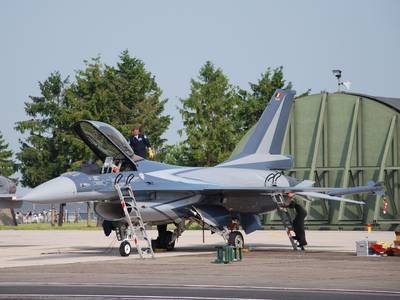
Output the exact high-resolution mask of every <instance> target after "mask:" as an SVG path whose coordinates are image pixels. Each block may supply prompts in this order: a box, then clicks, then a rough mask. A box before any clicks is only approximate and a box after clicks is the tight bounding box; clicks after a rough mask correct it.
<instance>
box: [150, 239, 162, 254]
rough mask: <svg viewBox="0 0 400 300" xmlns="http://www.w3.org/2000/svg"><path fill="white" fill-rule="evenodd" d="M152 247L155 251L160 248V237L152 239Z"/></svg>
mask: <svg viewBox="0 0 400 300" xmlns="http://www.w3.org/2000/svg"><path fill="white" fill-rule="evenodd" d="M151 248H153V251H155V250H156V249H159V248H160V238H157V239H156V240H151Z"/></svg>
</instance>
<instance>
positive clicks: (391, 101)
mask: <svg viewBox="0 0 400 300" xmlns="http://www.w3.org/2000/svg"><path fill="white" fill-rule="evenodd" d="M342 93H343V94H347V95H353V96H359V97H364V98H370V99H372V100H376V101H378V102H381V103H383V104H386V105H387V106H390V107H392V108H394V109H396V110H397V111H399V112H400V98H387V97H379V96H371V95H366V94H359V93H348V92H342Z"/></svg>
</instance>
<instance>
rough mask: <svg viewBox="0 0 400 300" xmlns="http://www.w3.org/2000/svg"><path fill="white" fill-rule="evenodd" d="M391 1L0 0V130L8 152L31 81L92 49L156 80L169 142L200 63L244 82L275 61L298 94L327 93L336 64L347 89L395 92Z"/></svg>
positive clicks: (398, 63)
mask: <svg viewBox="0 0 400 300" xmlns="http://www.w3.org/2000/svg"><path fill="white" fill-rule="evenodd" d="M399 12H400V1H395V0H393V1H384V0H381V1H349V0H344V1H340V0H336V1H213V0H209V1H205V0H203V1H187V0H185V1H141V2H139V1H121V0H120V1H71V0H68V1H41V0H39V1H19V0H11V1H4V0H3V1H0V38H1V40H0V45H1V47H0V83H1V84H0V86H1V94H0V95H1V96H0V108H1V110H0V111H1V117H0V130H1V131H2V132H3V134H4V136H5V138H6V140H7V141H8V142H9V143H10V145H11V148H12V149H13V150H14V151H17V150H18V148H19V145H18V142H17V140H18V138H19V136H18V134H17V133H16V132H15V131H14V130H13V127H14V123H15V122H16V121H18V120H23V119H25V118H26V116H25V113H24V102H25V101H27V100H28V95H38V85H37V82H38V81H43V80H45V79H46V78H47V76H48V75H49V74H50V73H51V72H52V71H55V70H59V71H60V72H61V73H62V74H63V76H66V75H73V73H74V70H76V69H81V68H83V67H84V63H83V60H84V59H89V58H91V57H94V56H97V55H101V57H102V60H103V62H105V63H106V64H115V62H116V61H117V60H118V55H119V54H120V52H121V51H122V50H124V49H128V50H129V51H130V53H131V54H132V55H134V56H137V57H138V58H140V59H142V60H143V61H144V62H145V64H146V66H147V68H148V70H150V71H151V72H152V73H153V74H154V75H155V76H156V79H157V82H158V83H159V85H160V87H161V88H162V90H163V95H164V97H166V98H168V99H169V103H168V106H167V110H166V112H167V113H169V114H171V115H173V116H174V118H175V120H174V122H173V123H172V124H171V127H170V129H169V131H168V132H167V134H166V137H167V138H168V141H169V143H174V142H176V141H177V135H176V131H177V130H178V129H179V128H180V126H181V121H180V117H179V113H178V112H177V110H176V105H177V104H178V103H179V100H178V99H179V98H180V97H181V98H182V97H186V96H187V95H188V92H189V86H190V79H191V78H194V77H196V76H197V74H198V71H199V69H200V67H201V66H202V65H203V64H204V62H205V61H206V60H211V61H213V62H214V63H215V65H216V66H218V67H221V68H222V69H223V71H224V72H225V73H226V74H227V75H228V77H229V78H230V80H231V83H233V84H235V85H240V86H241V87H242V88H248V82H249V81H250V82H255V81H256V80H257V79H258V78H259V76H260V74H261V73H262V72H263V71H264V70H265V69H266V67H268V66H270V67H277V66H280V65H282V66H284V72H285V75H286V78H287V79H288V80H290V81H292V82H293V84H294V88H295V89H296V90H297V91H298V92H299V93H300V92H303V91H305V90H307V89H308V88H311V89H312V91H313V92H320V91H321V90H328V91H334V90H335V89H336V82H335V80H334V77H333V75H332V74H331V70H332V69H333V68H341V69H343V70H344V76H343V77H344V79H349V80H351V81H352V82H353V86H352V89H351V90H352V91H357V92H362V93H367V94H372V95H379V96H388V97H400V91H399V89H400V80H399V72H400V17H399Z"/></svg>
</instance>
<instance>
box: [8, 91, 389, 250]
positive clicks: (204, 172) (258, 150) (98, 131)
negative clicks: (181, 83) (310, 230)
mask: <svg viewBox="0 0 400 300" xmlns="http://www.w3.org/2000/svg"><path fill="white" fill-rule="evenodd" d="M294 96H295V92H294V91H291V90H284V89H279V90H277V91H276V92H275V93H274V95H273V96H272V98H271V100H270V102H269V104H268V105H267V107H266V109H265V110H264V112H263V114H262V115H261V117H260V119H259V120H258V122H257V123H256V125H255V126H254V127H253V128H252V130H250V131H249V132H248V133H247V134H246V136H245V137H244V139H243V140H242V141H241V142H240V144H239V146H238V147H237V149H236V150H235V151H234V152H233V153H232V155H231V157H230V158H229V159H228V160H226V161H224V162H222V163H220V164H218V165H216V166H214V167H181V166H174V165H169V164H165V163H160V162H156V161H150V160H146V159H143V158H141V157H138V156H136V155H135V154H134V152H133V150H132V149H131V147H130V146H129V144H128V143H127V141H126V139H125V137H124V136H123V135H122V134H121V133H120V132H119V131H118V130H116V129H115V128H114V127H112V126H111V125H109V124H106V123H102V122H98V121H92V120H82V121H79V122H77V123H75V124H74V125H73V129H74V130H75V132H76V134H77V135H78V136H79V137H80V138H81V139H82V140H83V142H85V143H86V145H87V146H88V147H89V148H90V149H91V150H92V151H93V152H94V154H95V155H96V156H97V157H98V158H99V159H100V160H101V161H102V162H103V166H102V167H98V168H97V167H94V168H93V167H92V168H82V169H81V170H77V171H73V172H67V173H64V174H62V175H61V176H59V177H57V178H54V179H52V180H50V181H47V182H45V183H43V184H41V185H39V186H37V187H36V188H34V189H32V190H31V191H30V192H28V193H27V194H26V195H24V196H23V197H20V198H17V197H15V195H14V194H4V195H2V196H1V198H2V201H0V203H1V202H2V204H3V205H2V206H3V207H4V206H14V207H15V206H17V205H19V204H20V203H21V202H22V201H29V202H32V203H49V204H50V203H51V204H54V203H66V202H88V201H94V209H95V212H96V214H97V215H98V216H99V217H101V218H102V220H104V221H103V228H104V232H105V234H106V235H109V234H110V233H111V232H112V231H116V233H117V235H118V237H119V239H120V240H124V239H125V238H124V237H126V235H127V230H128V228H129V226H128V223H130V222H131V221H132V222H135V214H134V213H133V210H132V205H131V203H129V201H128V202H126V207H121V201H120V200H121V199H120V198H119V195H118V192H117V191H116V187H115V184H116V182H117V181H119V180H121V178H123V179H122V180H124V179H128V178H129V181H127V183H128V184H129V185H130V186H131V188H132V190H133V191H134V193H135V198H136V201H137V204H138V206H139V207H140V212H141V216H142V218H143V221H144V222H145V223H147V224H149V225H157V229H158V238H157V239H156V240H154V241H153V243H152V244H153V247H157V248H164V249H168V250H172V249H173V248H174V245H175V241H176V239H177V237H178V236H179V235H181V234H182V232H183V231H184V230H185V228H186V225H187V224H188V223H189V222H196V223H198V224H201V225H202V226H205V228H207V229H209V230H211V231H212V232H214V233H217V234H220V235H221V236H222V238H223V239H224V240H225V241H226V242H227V243H229V244H230V245H234V246H237V247H243V245H244V238H243V235H242V234H241V232H240V231H239V230H238V229H239V226H241V228H242V229H243V230H244V232H245V233H246V234H250V233H252V232H253V231H255V230H259V229H262V226H261V220H260V215H262V214H265V213H268V212H271V211H274V210H282V209H287V208H290V207H294V208H295V209H296V211H297V213H298V217H299V219H298V220H297V222H295V223H297V224H298V225H297V228H296V225H295V228H294V229H295V232H296V235H297V237H294V238H297V241H298V246H304V245H306V241H305V236H304V227H303V225H302V224H303V223H304V222H303V221H304V217H305V213H304V209H303V208H302V207H301V206H300V205H299V204H297V203H296V204H295V201H294V198H295V197H294V196H296V195H298V196H301V197H303V198H304V199H308V200H309V201H314V200H317V199H326V200H332V201H344V202H350V203H357V204H364V202H362V201H356V200H352V199H347V198H343V197H342V196H343V195H349V194H356V193H376V194H379V195H381V194H382V193H383V185H382V184H381V183H378V184H375V183H373V182H371V183H369V184H368V185H366V186H359V187H351V188H320V187H313V184H314V182H313V181H309V180H305V181H299V180H297V179H296V178H293V177H290V176H286V175H284V171H285V170H289V169H291V168H292V166H293V158H292V157H291V156H288V155H283V154H282V148H283V142H284V135H285V131H286V127H287V122H288V119H289V115H290V113H291V109H292V105H293V102H294ZM113 166H117V167H118V168H113ZM125 208H127V211H128V213H132V215H131V217H128V220H127V218H126V216H124V209H125ZM129 219H130V220H129ZM283 221H284V220H283ZM168 224H175V230H174V231H169V230H167V225H168ZM299 224H300V225H299ZM121 245H122V244H121ZM125 245H126V243H125ZM128 250H130V249H129V248H128ZM120 251H121V255H124V249H122V250H121V249H120ZM126 254H127V253H125V255H126Z"/></svg>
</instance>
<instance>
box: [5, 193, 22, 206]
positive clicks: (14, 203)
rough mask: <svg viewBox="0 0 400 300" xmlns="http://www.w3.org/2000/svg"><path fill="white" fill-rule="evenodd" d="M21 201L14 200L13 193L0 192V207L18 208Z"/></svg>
mask: <svg viewBox="0 0 400 300" xmlns="http://www.w3.org/2000/svg"><path fill="white" fill-rule="evenodd" d="M21 206H22V201H19V200H16V195H15V194H0V208H20V207H21Z"/></svg>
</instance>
